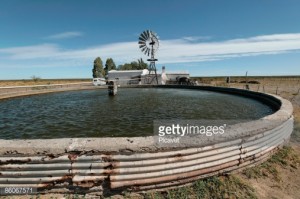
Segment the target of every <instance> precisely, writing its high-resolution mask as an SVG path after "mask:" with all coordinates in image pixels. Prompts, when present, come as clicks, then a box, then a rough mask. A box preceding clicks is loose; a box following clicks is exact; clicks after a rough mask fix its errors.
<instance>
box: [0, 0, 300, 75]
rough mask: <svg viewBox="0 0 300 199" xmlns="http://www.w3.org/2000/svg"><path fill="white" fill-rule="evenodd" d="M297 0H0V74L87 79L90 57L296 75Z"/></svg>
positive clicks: (211, 71) (218, 71)
mask: <svg viewBox="0 0 300 199" xmlns="http://www.w3.org/2000/svg"><path fill="white" fill-rule="evenodd" d="M299 10H300V1H298V0H282V1H278V0H272V1H269V0H252V1H242V0H228V1H224V0H185V1H178V0H157V1H155V0H152V1H149V0H148V1H143V0H139V1H137V0H130V1H122V0H118V1H117V0H111V1H104V0H103V1H100V0H99V1H92V0H89V1H77V0H72V1H71V0H70V1H66V0H65V1H50V0H44V1H38V0H34V1H33V0H32V1H30V0H27V1H22V0H19V1H16V0H2V1H0V38H1V40H0V79H28V78H30V77H31V76H32V75H36V76H40V77H41V78H89V77H91V74H92V73H91V70H92V65H93V60H94V59H95V58H96V57H97V56H100V57H101V58H102V60H103V62H105V60H106V59H107V58H109V57H111V58H113V59H114V60H115V62H116V63H117V64H123V63H125V62H131V61H133V60H136V59H138V58H141V57H142V58H143V59H147V57H146V56H144V55H143V54H142V53H141V52H140V50H139V48H138V44H137V40H138V36H139V34H140V33H141V32H142V31H143V30H145V29H150V30H153V31H155V32H156V33H157V34H158V35H159V37H160V48H159V50H158V52H157V58H158V63H157V67H158V68H159V69H160V68H161V66H162V65H165V66H166V68H167V70H168V71H189V72H190V73H191V74H192V76H227V75H244V74H245V72H246V71H248V74H249V75H300V51H299V50H300V25H299V19H300V12H299Z"/></svg>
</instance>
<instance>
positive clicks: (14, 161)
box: [0, 158, 31, 165]
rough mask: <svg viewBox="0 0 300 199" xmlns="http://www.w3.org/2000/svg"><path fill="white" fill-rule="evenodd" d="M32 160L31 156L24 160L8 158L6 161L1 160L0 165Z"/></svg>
mask: <svg viewBox="0 0 300 199" xmlns="http://www.w3.org/2000/svg"><path fill="white" fill-rule="evenodd" d="M28 162H31V158H27V159H24V160H14V159H10V160H6V161H5V162H0V165H3V164H22V163H28Z"/></svg>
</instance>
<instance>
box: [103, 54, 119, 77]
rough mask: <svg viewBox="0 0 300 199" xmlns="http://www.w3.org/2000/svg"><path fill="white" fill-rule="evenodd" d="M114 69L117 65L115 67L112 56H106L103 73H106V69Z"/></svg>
mask: <svg viewBox="0 0 300 199" xmlns="http://www.w3.org/2000/svg"><path fill="white" fill-rule="evenodd" d="M116 69H117V67H116V64H115V62H114V60H113V59H112V58H108V59H107V60H106V63H105V68H104V71H105V75H107V74H108V71H110V70H116Z"/></svg>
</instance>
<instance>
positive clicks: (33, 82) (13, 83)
mask: <svg viewBox="0 0 300 199" xmlns="http://www.w3.org/2000/svg"><path fill="white" fill-rule="evenodd" d="M80 82H92V79H32V80H0V87H4V86H32V85H51V84H68V83H80Z"/></svg>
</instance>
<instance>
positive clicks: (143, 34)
mask: <svg viewBox="0 0 300 199" xmlns="http://www.w3.org/2000/svg"><path fill="white" fill-rule="evenodd" d="M140 36H141V37H142V38H143V39H144V41H146V40H147V37H146V34H145V31H143V32H142V33H141V35H140Z"/></svg>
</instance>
